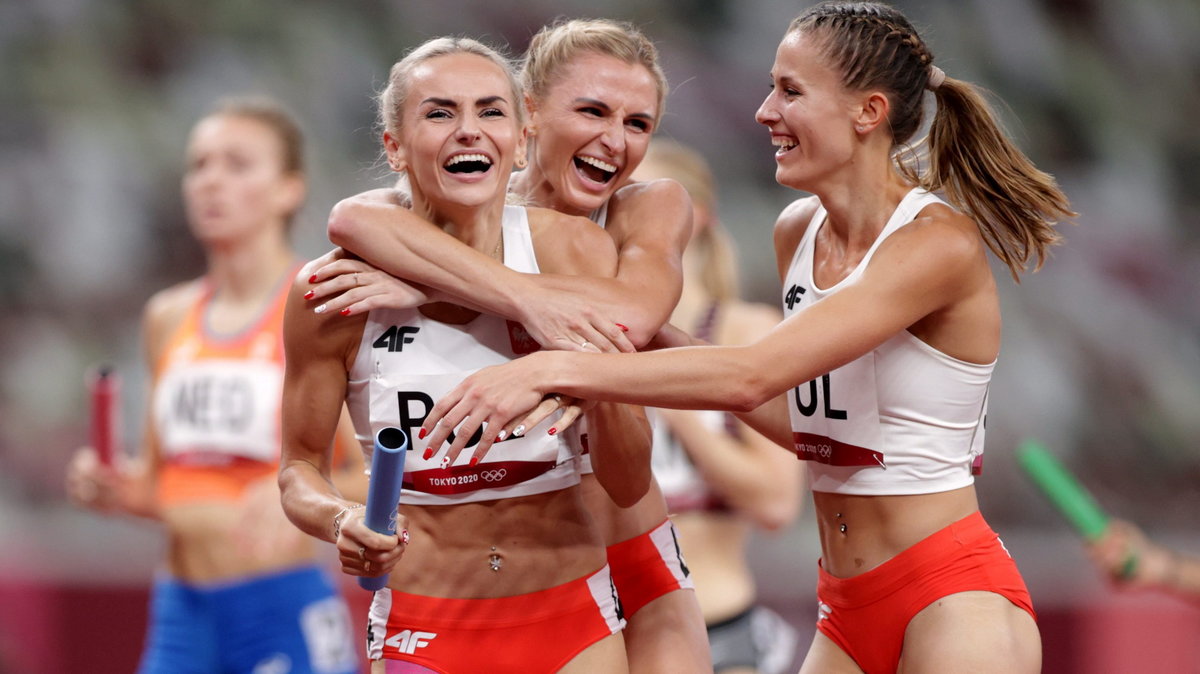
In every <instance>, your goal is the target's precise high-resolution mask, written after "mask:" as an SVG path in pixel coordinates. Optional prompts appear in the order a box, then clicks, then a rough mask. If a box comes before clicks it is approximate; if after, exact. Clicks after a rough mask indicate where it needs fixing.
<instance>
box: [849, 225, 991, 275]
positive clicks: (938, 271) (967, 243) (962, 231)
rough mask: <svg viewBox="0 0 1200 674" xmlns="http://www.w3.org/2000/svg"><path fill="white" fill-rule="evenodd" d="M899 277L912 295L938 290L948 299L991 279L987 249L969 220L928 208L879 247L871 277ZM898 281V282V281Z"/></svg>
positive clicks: (873, 260) (873, 261)
mask: <svg viewBox="0 0 1200 674" xmlns="http://www.w3.org/2000/svg"><path fill="white" fill-rule="evenodd" d="M880 273H884V274H889V275H891V274H897V275H899V276H902V277H905V278H904V279H903V280H904V284H905V285H907V286H908V288H909V289H910V290H911V289H913V288H919V287H926V288H929V289H938V290H940V291H941V294H942V295H943V296H946V297H954V296H959V295H960V294H961V293H963V292H969V291H970V290H971V289H972V288H974V287H976V284H975V283H973V282H972V281H975V280H982V279H990V278H991V270H990V267H988V263H987V244H986V243H985V242H984V241H983V237H982V235H981V234H980V233H979V228H978V226H977V225H976V224H975V221H974V220H972V219H971V218H970V217H969V216H967V215H964V214H962V213H960V212H958V211H957V210H955V209H953V208H951V207H950V206H947V205H945V204H940V203H939V204H930V205H929V206H926V207H925V208H923V209H921V212H920V213H918V214H917V217H916V218H914V219H913V220H912V222H910V223H908V224H907V225H905V226H904V227H901V228H900V229H899V230H897V231H896V232H894V233H893V234H892V235H891V236H889V237H888V238H887V239H886V240H885V241H883V242H882V243H881V244H880V245H879V249H878V250H877V251H876V253H875V256H874V257H873V258H872V260H871V263H870V264H869V265H867V269H866V271H865V272H864V278H865V276H866V275H868V274H872V275H873V274H880ZM896 278H898V277H896Z"/></svg>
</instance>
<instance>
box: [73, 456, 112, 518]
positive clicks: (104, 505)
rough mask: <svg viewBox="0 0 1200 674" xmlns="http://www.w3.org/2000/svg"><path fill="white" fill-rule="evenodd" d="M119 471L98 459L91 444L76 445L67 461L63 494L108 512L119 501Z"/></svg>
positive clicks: (90, 506) (85, 504)
mask: <svg viewBox="0 0 1200 674" xmlns="http://www.w3.org/2000/svg"><path fill="white" fill-rule="evenodd" d="M120 481H121V476H120V473H119V472H118V471H117V470H116V469H115V468H113V467H112V466H106V465H104V464H102V463H101V462H100V455H99V454H98V453H97V452H96V450H95V449H93V448H91V447H80V448H79V449H78V450H77V451H76V452H75V455H74V456H73V457H71V461H70V463H68V464H67V497H68V498H69V499H70V500H71V502H72V503H74V504H75V505H77V506H81V507H83V508H88V509H89V510H95V511H98V512H112V511H114V510H116V509H117V507H118V506H119V505H120V499H119V490H120Z"/></svg>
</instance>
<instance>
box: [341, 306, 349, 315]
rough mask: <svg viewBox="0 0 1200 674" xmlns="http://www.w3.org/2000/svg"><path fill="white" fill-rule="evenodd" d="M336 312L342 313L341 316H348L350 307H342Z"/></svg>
mask: <svg viewBox="0 0 1200 674" xmlns="http://www.w3.org/2000/svg"><path fill="white" fill-rule="evenodd" d="M338 313H339V314H341V315H343V316H349V315H350V307H346V308H345V309H342V310H341V311H339V312H338Z"/></svg>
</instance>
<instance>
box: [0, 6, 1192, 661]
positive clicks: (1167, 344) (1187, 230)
mask: <svg viewBox="0 0 1200 674" xmlns="http://www.w3.org/2000/svg"><path fill="white" fill-rule="evenodd" d="M807 4H808V3H806V2H767V1H749V2H735V1H733V0H678V1H668V0H607V1H605V0H595V1H593V2H582V1H580V0H526V1H524V2H515V3H500V2H484V1H483V0H441V1H440V2H437V3H426V2H404V1H402V0H391V1H383V0H358V1H356V2H346V3H336V2H323V1H320V0H287V1H285V0H258V1H257V2H250V3H248V2H241V1H240V0H210V1H208V2H182V1H171V0H106V1H101V0H37V1H36V2H30V1H28V0H3V2H0V83H2V84H3V86H2V87H0V101H2V105H0V289H2V292H3V295H4V297H5V301H4V305H5V306H6V307H7V309H5V310H4V311H3V317H2V318H0V350H2V353H3V354H4V356H3V360H0V672H22V673H24V672H33V673H38V672H47V673H50V672H84V671H86V672H128V671H132V669H133V666H134V663H135V662H136V658H137V653H138V650H139V649H140V646H141V641H142V633H143V628H144V622H145V598H146V594H145V593H146V589H147V586H148V581H149V579H150V577H151V575H152V574H153V572H154V565H155V563H156V562H157V560H158V559H160V558H161V552H162V550H161V548H162V540H161V538H160V536H159V533H158V532H157V531H156V530H155V528H154V527H153V526H149V525H145V524H143V523H138V522H130V521H124V520H117V519H106V518H101V517H98V516H94V515H90V514H87V513H83V512H79V511H77V510H75V509H73V508H72V507H71V506H70V505H68V504H67V503H66V502H65V500H64V496H63V492H64V490H63V487H62V481H63V468H64V464H65V461H66V459H67V457H68V456H69V454H70V453H71V452H72V451H73V450H74V449H75V447H77V446H78V445H79V444H81V443H82V442H83V441H84V439H85V436H86V428H87V417H86V399H85V396H84V388H83V376H84V373H85V371H86V370H87V368H88V367H89V366H92V365H94V364H96V363H98V362H101V361H106V362H113V363H116V365H117V366H118V368H119V370H120V371H121V373H122V374H123V375H124V377H125V381H126V391H125V394H126V395H125V409H124V426H125V429H126V433H125V436H126V438H127V440H129V441H132V440H134V439H136V438H137V436H138V431H139V428H140V423H141V417H140V414H141V412H140V410H141V405H142V402H143V401H142V391H141V387H140V381H141V377H142V376H143V375H144V368H143V367H142V365H141V363H140V353H141V352H140V344H139V315H140V309H141V305H142V304H143V302H145V300H146V299H147V298H148V297H149V295H150V294H151V293H152V292H153V291H154V290H156V289H158V288H160V287H163V286H165V285H167V284H170V283H174V282H177V281H179V280H182V279H185V278H190V277H192V276H195V275H196V274H198V273H199V272H200V270H201V269H202V260H201V258H200V251H199V248H198V247H197V246H196V245H195V244H194V242H193V241H192V239H191V238H190V236H189V234H188V232H187V229H186V225H185V223H184V220H183V210H182V205H181V202H180V197H179V180H180V176H181V169H182V153H183V147H184V142H185V135H186V132H187V130H188V128H189V127H190V126H191V124H192V123H193V122H194V121H195V120H196V119H197V118H198V117H199V116H200V115H201V114H203V112H204V111H205V110H207V109H208V107H209V106H210V105H211V104H212V103H213V102H214V101H215V100H216V99H218V98H220V97H222V96H225V95H229V94H238V93H256V92H261V93H267V94H270V95H273V96H275V97H277V98H279V99H281V100H283V101H284V102H285V103H286V104H288V105H289V106H290V107H291V108H292V109H293V110H294V111H295V112H296V113H297V114H298V116H299V117H300V119H301V120H302V122H303V124H304V127H305V130H306V131H307V134H308V138H309V155H308V159H309V162H310V165H311V167H312V170H311V186H310V196H309V199H308V202H307V206H306V208H305V210H304V212H303V214H302V217H301V218H300V220H299V223H298V227H297V229H296V238H297V242H298V245H299V247H300V250H301V251H302V252H303V253H304V254H305V255H306V256H315V255H317V254H319V253H320V252H323V251H324V250H325V249H326V248H327V246H328V244H327V242H326V240H325V237H324V222H325V216H326V214H327V213H328V211H329V208H330V207H331V206H332V205H333V203H334V202H335V201H336V200H337V199H339V198H341V197H343V196H347V195H349V194H352V193H355V192H358V191H361V190H363V189H366V188H369V187H373V186H377V185H379V184H381V180H382V178H383V177H384V172H383V171H381V170H380V168H379V164H378V162H377V147H378V141H377V137H376V134H375V132H374V106H373V100H372V95H373V93H374V92H375V91H377V90H378V89H380V88H381V87H382V84H383V83H384V79H385V77H386V73H387V69H388V67H389V66H390V65H391V64H392V63H393V62H394V61H396V60H397V59H398V58H399V57H400V56H401V55H402V54H403V53H404V52H405V50H406V49H408V48H410V47H412V46H414V45H416V44H418V43H419V42H420V41H422V40H423V39H425V38H427V37H431V36H435V35H442V34H465V35H470V36H474V37H480V38H483V39H484V40H486V41H489V42H491V43H493V44H499V45H508V47H509V48H510V50H511V51H512V52H513V53H519V52H520V51H521V50H522V49H524V47H525V45H526V43H527V42H528V39H529V37H530V36H531V35H532V34H533V33H534V32H535V31H536V30H537V28H538V27H539V26H541V25H542V24H543V23H545V22H547V21H550V20H552V19H554V18H556V17H559V16H603V17H611V18H619V19H627V20H631V21H634V22H635V23H637V24H638V25H640V26H641V27H642V28H643V29H644V30H645V31H646V32H647V33H648V34H649V35H650V36H651V37H652V38H653V39H654V40H655V41H656V42H657V43H658V45H659V47H660V48H661V50H662V55H663V60H664V65H665V67H666V70H667V74H668V76H669V78H670V81H671V83H672V88H673V90H672V93H671V96H670V99H669V102H668V110H667V115H666V117H665V123H664V124H663V127H662V131H661V133H662V134H663V135H665V136H668V137H671V138H674V139H676V140H679V141H682V142H685V143H689V144H691V145H693V146H695V147H697V148H698V149H699V150H700V151H701V152H703V153H704V154H705V155H706V156H707V157H708V158H709V159H710V160H711V161H712V162H713V164H714V167H715V170H716V172H717V175H718V179H719V182H720V198H721V214H722V217H723V219H724V221H725V224H726V225H727V226H728V227H729V228H730V229H731V230H732V232H733V233H734V235H735V237H736V239H737V241H738V243H739V246H740V252H741V256H742V263H743V280H744V287H745V290H746V295H747V296H748V297H750V298H751V299H755V300H759V301H764V302H777V299H776V298H777V292H778V291H777V279H776V278H775V274H774V264H773V257H772V253H771V250H770V233H769V232H770V228H771V225H772V223H773V221H774V217H775V215H776V214H777V213H778V212H779V210H780V209H781V208H782V207H783V206H784V205H785V204H786V203H788V202H789V201H790V200H792V199H793V198H795V197H796V196H798V195H797V194H796V193H794V192H789V191H788V190H786V189H784V188H781V187H779V186H777V185H776V184H775V183H774V181H773V163H772V158H771V154H772V147H771V146H770V144H769V142H768V136H767V133H766V132H765V131H764V130H763V129H762V128H761V127H759V126H758V125H757V124H755V122H754V119H753V113H754V110H755V109H756V108H757V106H758V104H759V103H760V101H761V100H762V98H763V97H764V96H765V94H766V91H767V87H766V85H767V83H768V81H769V80H768V70H769V68H770V66H771V62H772V59H773V56H774V50H775V46H776V44H777V43H778V40H779V38H780V37H781V36H782V33H783V30H784V28H785V27H786V25H787V22H788V21H789V20H790V19H791V18H792V17H793V16H794V15H795V14H797V13H798V12H799V11H800V9H801V8H803V7H805V6H807ZM895 4H897V5H898V6H900V7H901V8H902V9H903V10H904V11H905V12H906V13H907V14H908V15H909V16H910V18H911V19H913V20H914V22H915V23H917V24H918V27H919V28H920V29H921V30H922V31H923V34H924V37H925V38H926V40H927V41H928V42H929V44H930V45H931V47H932V49H933V51H934V53H935V54H936V56H937V61H936V62H937V63H938V64H939V65H940V66H941V67H942V68H943V69H945V70H946V72H947V73H949V74H950V75H951V76H952V77H956V78H961V79H966V80H970V81H973V82H975V83H977V84H980V85H982V86H984V87H986V88H987V89H989V90H991V91H993V92H995V93H996V94H997V95H998V96H999V97H1000V98H1001V99H1003V101H1004V103H1003V104H1001V105H1000V106H999V109H1000V112H1001V115H1002V117H1003V118H1004V120H1005V123H1006V125H1007V126H1008V128H1009V129H1010V131H1011V132H1012V133H1013V134H1014V136H1015V137H1016V139H1017V141H1018V142H1019V144H1020V145H1021V146H1022V147H1023V148H1024V149H1025V150H1026V151H1027V152H1028V153H1029V154H1030V155H1031V156H1032V157H1033V159H1034V160H1035V162H1037V163H1038V164H1039V166H1041V167H1042V168H1045V169H1046V170H1048V171H1050V172H1051V173H1053V174H1054V175H1056V176H1057V178H1058V179H1059V181H1060V182H1061V183H1062V185H1063V186H1064V187H1065V189H1066V191H1067V193H1068V194H1069V195H1070V196H1071V197H1072V199H1073V200H1074V203H1075V206H1076V209H1077V210H1079V211H1080V212H1081V215H1080V218H1079V221H1078V225H1077V226H1069V227H1064V228H1063V229H1064V234H1065V236H1066V239H1067V243H1066V245H1065V246H1063V247H1061V248H1059V249H1057V250H1056V251H1055V253H1054V255H1053V258H1052V259H1051V260H1050V261H1049V264H1048V265H1047V266H1046V268H1045V269H1044V270H1043V271H1041V272H1039V273H1037V274H1035V275H1031V276H1028V277H1027V278H1026V279H1025V281H1024V282H1023V283H1022V284H1021V285H1019V286H1018V285H1016V284H1014V283H1013V282H1012V281H1011V280H1010V279H1008V277H1007V275H1006V274H1004V273H1003V272H1002V271H1000V270H997V271H998V274H997V276H998V278H999V279H1000V282H1001V288H1002V295H1003V298H1002V299H1003V304H1004V312H1005V314H1004V316H1005V335H1004V347H1003V353H1002V355H1001V360H1000V366H999V368H998V370H997V373H998V374H997V377H996V379H995V381H994V386H993V391H992V395H991V403H990V414H989V418H988V454H987V466H986V470H985V474H984V476H983V477H982V478H981V480H980V482H979V489H980V495H981V500H982V505H983V509H984V512H985V514H986V515H987V516H988V518H989V520H990V521H991V523H992V526H993V527H994V528H995V529H997V531H999V532H1000V534H1001V535H1002V536H1003V538H1004V540H1005V542H1006V543H1007V545H1008V548H1009V549H1010V550H1011V551H1012V553H1013V555H1014V557H1016V558H1017V561H1018V563H1019V564H1020V565H1021V567H1022V570H1023V571H1024V573H1025V574H1026V577H1027V580H1028V582H1029V585H1030V589H1031V591H1032V593H1033V597H1034V601H1035V604H1036V606H1037V608H1038V610H1039V613H1040V616H1041V625H1042V630H1043V640H1044V643H1045V653H1046V661H1045V671H1047V672H1089V673H1092V672H1131V671H1155V672H1200V639H1196V638H1195V636H1196V635H1197V634H1200V611H1198V610H1197V606H1196V604H1189V603H1187V602H1184V601H1182V600H1180V599H1177V598H1173V597H1165V596H1156V595H1147V594H1136V595H1131V594H1121V593H1117V592H1114V591H1113V590H1112V589H1111V588H1110V587H1108V586H1107V585H1106V584H1105V583H1104V582H1102V581H1101V580H1100V579H1099V578H1098V576H1097V574H1096V573H1095V572H1094V570H1093V568H1092V567H1091V566H1090V565H1089V564H1088V563H1087V560H1086V558H1085V556H1084V554H1083V551H1082V549H1081V546H1080V544H1079V540H1078V539H1077V538H1076V537H1075V536H1074V534H1073V533H1072V532H1071V530H1070V529H1069V528H1068V527H1067V526H1066V525H1065V524H1064V522H1063V521H1062V520H1061V519H1060V518H1059V517H1058V516H1057V514H1056V513H1055V512H1054V511H1053V510H1051V508H1050V506H1049V505H1048V503H1047V502H1046V500H1045V499H1044V498H1042V497H1041V495H1040V494H1038V493H1037V492H1036V491H1035V490H1034V489H1033V487H1031V486H1030V485H1029V483H1027V482H1026V481H1025V480H1024V479H1023V478H1022V476H1021V475H1020V474H1019V473H1018V472H1017V469H1016V466H1015V463H1014V461H1013V456H1012V450H1013V448H1014V447H1015V446H1016V444H1017V443H1018V442H1019V441H1020V440H1021V439H1023V438H1025V437H1037V438H1040V439H1041V440H1043V441H1045V442H1046V443H1047V444H1048V446H1049V447H1050V448H1051V449H1052V450H1053V451H1054V452H1055V453H1056V454H1057V455H1058V456H1059V457H1060V458H1062V459H1063V461H1064V462H1066V463H1067V465H1068V466H1070V467H1071V468H1072V469H1073V470H1074V471H1076V473H1077V474H1078V475H1079V477H1080V479H1081V480H1082V481H1083V482H1084V483H1085V484H1086V485H1087V486H1088V487H1089V488H1090V489H1091V490H1092V492H1093V493H1094V495H1095V496H1096V497H1097V499H1098V500H1099V501H1100V502H1101V503H1102V504H1103V505H1104V506H1105V507H1106V508H1107V509H1108V510H1110V511H1111V512H1113V513H1114V514H1119V515H1120V516H1122V517H1125V518H1128V519H1131V520H1133V521H1135V522H1137V523H1138V524H1140V525H1141V526H1143V527H1145V528H1146V529H1147V530H1148V531H1149V532H1150V533H1151V534H1152V535H1153V536H1155V537H1156V538H1159V539H1161V540H1163V541H1165V542H1168V543H1171V544H1174V545H1176V546H1178V547H1179V548H1181V549H1184V550H1190V551H1193V552H1195V551H1197V550H1200V544H1197V538H1198V535H1200V515H1198V513H1200V301H1197V299H1196V297H1197V290H1200V125H1198V124H1197V120H1200V42H1198V41H1197V40H1196V39H1195V36H1196V35H1197V34H1200V3H1197V2H1196V0H1138V1H1137V2H1134V1H1132V0H911V1H897V2H896V3H895ZM755 553H756V554H755V560H754V562H755V568H756V570H757V571H758V573H759V575H760V579H761V582H762V586H763V594H764V597H765V598H766V600H767V601H768V603H770V604H772V605H773V606H776V607H777V608H779V609H780V610H781V611H783V612H784V613H785V615H787V616H788V617H789V618H790V619H792V620H793V621H794V622H795V624H796V625H797V626H798V627H799V629H800V630H801V631H802V633H803V635H804V636H803V637H802V644H803V647H804V648H806V647H807V643H808V639H809V638H810V635H811V632H812V620H813V618H814V613H813V610H814V609H813V607H814V601H813V588H814V587H815V566H814V564H815V560H816V556H817V546H816V539H815V535H814V531H813V527H812V521H811V517H810V516H809V515H808V514H806V515H805V516H804V517H802V518H801V521H800V522H799V523H798V524H797V525H796V526H795V527H794V528H793V529H792V530H789V531H787V532H785V533H783V534H781V535H778V536H771V537H766V536H763V537H760V538H759V539H758V540H757V541H756V542H755ZM348 591H351V592H352V591H353V590H348Z"/></svg>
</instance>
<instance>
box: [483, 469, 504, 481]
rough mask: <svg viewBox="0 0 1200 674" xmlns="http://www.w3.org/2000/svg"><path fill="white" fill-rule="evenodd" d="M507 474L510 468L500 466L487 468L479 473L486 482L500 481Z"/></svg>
mask: <svg viewBox="0 0 1200 674" xmlns="http://www.w3.org/2000/svg"><path fill="white" fill-rule="evenodd" d="M507 474H508V469H506V468H500V469H498V470H485V471H482V472H480V473H479V475H480V477H482V478H483V479H484V481H485V482H499V481H500V480H503V479H504V476H505V475H507Z"/></svg>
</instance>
